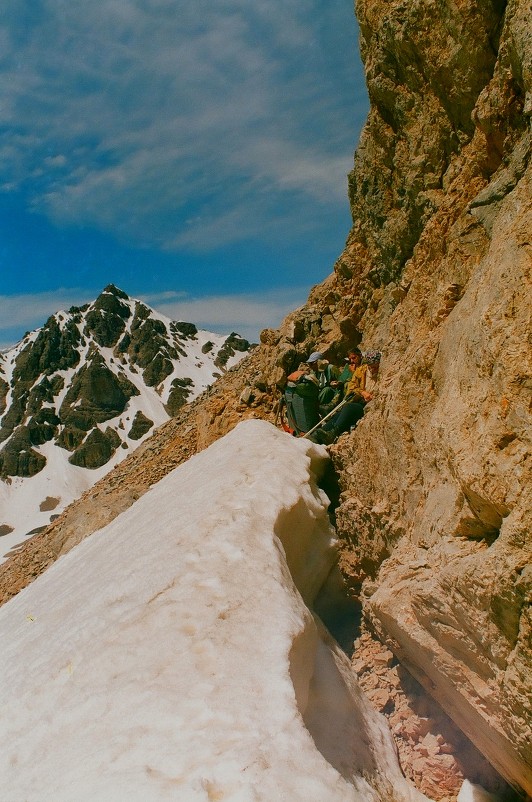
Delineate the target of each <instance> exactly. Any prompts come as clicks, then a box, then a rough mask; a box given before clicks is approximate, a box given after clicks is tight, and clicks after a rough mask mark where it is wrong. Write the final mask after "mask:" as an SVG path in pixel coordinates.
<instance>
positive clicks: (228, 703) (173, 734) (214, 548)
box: [0, 421, 426, 802]
mask: <svg viewBox="0 0 532 802" xmlns="http://www.w3.org/2000/svg"><path fill="white" fill-rule="evenodd" d="M326 460H327V454H326V451H325V449H324V448H323V447H321V446H316V445H314V444H312V443H310V442H309V441H308V440H301V439H299V440H297V439H294V438H291V437H288V436H287V435H286V434H284V433H283V432H281V431H279V430H278V429H275V428H274V427H273V426H272V425H271V424H269V423H266V422H264V421H246V422H244V423H241V424H239V426H238V427H237V428H236V429H234V430H233V431H232V432H231V433H230V434H228V435H226V436H225V437H224V438H222V439H221V440H219V441H217V442H216V443H215V444H213V445H212V446H210V447H209V448H208V449H206V450H205V451H203V452H201V453H200V454H198V455H196V456H194V457H192V458H191V459H190V460H189V461H188V462H186V463H184V464H182V465H181V466H179V467H178V468H176V469H175V470H174V471H173V472H172V473H171V474H169V475H168V476H167V477H165V478H164V479H162V480H161V481H160V482H159V483H158V484H156V485H155V486H153V487H152V488H151V489H150V490H149V491H148V492H147V493H146V494H145V495H144V496H143V497H142V498H141V499H139V500H138V501H137V502H135V504H134V505H133V506H132V507H131V508H130V509H129V510H127V511H126V512H124V513H123V514H122V515H120V516H119V517H118V518H116V519H115V520H114V521H113V522H112V523H111V524H109V525H108V526H106V527H105V528H104V529H101V530H99V531H98V532H96V533H95V534H93V535H92V536H90V537H88V538H87V539H86V540H84V541H83V542H82V543H81V544H79V545H78V546H76V547H75V548H74V549H72V551H70V552H69V553H68V554H67V555H65V556H63V557H62V558H60V559H59V560H58V561H57V562H56V563H55V564H54V565H53V566H52V567H51V568H50V569H49V570H48V571H47V572H46V573H44V574H43V575H42V576H40V577H39V578H38V579H36V580H35V582H34V583H33V584H32V585H30V586H29V587H27V588H26V589H25V590H23V591H21V592H20V593H19V594H18V595H17V596H16V597H15V598H14V599H12V600H11V601H9V602H8V603H6V604H5V605H4V606H3V607H2V608H1V609H0V639H1V642H2V650H1V653H0V672H1V675H2V679H3V681H2V683H1V685H0V705H1V706H2V712H3V715H2V718H1V722H0V798H1V799H5V800H8V799H9V800H13V802H15V800H26V802H44V800H50V801H51V800H54V802H72V800H76V802H85V801H86V802H89V800H90V802H111V800H113V802H120V801H121V800H128V802H137V800H138V802H165V800H168V802H169V801H170V800H172V802H175V801H176V800H179V801H181V802H200V801H201V802H207V801H208V800H214V799H220V800H221V799H226V800H231V801H232V802H251V801H252V800H254V802H273V800H287V801H288V800H290V802H303V800H304V801H305V802H308V800H312V801H313V802H314V800H315V801H316V802H317V800H319V802H335V801H336V800H338V802H339V801H340V800H341V802H383V800H386V802H399V801H401V802H407V801H409V802H414V801H415V800H417V802H421V800H426V797H424V796H423V795H422V794H419V793H418V792H417V791H415V790H414V789H413V788H412V787H411V786H410V785H409V783H408V782H407V781H406V780H405V779H404V777H403V776H402V774H401V771H400V769H399V765H398V763H397V757H396V753H395V750H394V747H393V744H392V740H391V736H390V734H389V732H388V730H387V727H386V725H385V723H384V719H383V718H382V717H381V716H380V715H379V714H378V713H376V712H375V710H374V709H373V708H371V706H370V704H369V702H368V701H367V700H366V699H365V698H364V696H363V694H362V693H361V691H360V689H359V688H358V686H357V684H356V681H355V679H354V674H353V673H352V671H351V669H350V666H349V662H348V660H347V658H346V657H345V655H344V654H343V653H342V652H340V650H339V648H338V647H337V646H336V645H335V643H334V642H333V641H332V639H331V637H330V636H329V635H328V634H327V632H326V630H325V628H324V626H323V625H322V624H321V623H320V621H319V620H318V619H317V618H315V617H314V616H313V615H312V612H311V608H312V605H313V603H314V600H315V599H316V597H317V595H318V594H319V593H321V594H322V595H323V594H324V593H326V592H327V587H328V585H327V580H328V577H329V576H330V571H331V569H332V567H333V566H334V564H335V561H336V550H335V541H334V537H333V534H334V533H333V530H332V528H331V526H330V523H329V519H328V515H327V505H328V499H327V497H326V496H325V494H324V493H323V491H321V490H320V489H319V488H318V486H317V484H316V483H317V481H318V477H319V476H320V474H321V473H322V471H323V468H324V465H325V463H326Z"/></svg>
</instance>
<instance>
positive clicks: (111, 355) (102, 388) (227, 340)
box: [0, 284, 250, 534]
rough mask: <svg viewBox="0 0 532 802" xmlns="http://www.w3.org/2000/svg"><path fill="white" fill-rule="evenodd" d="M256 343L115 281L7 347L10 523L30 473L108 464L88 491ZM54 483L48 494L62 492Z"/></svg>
mask: <svg viewBox="0 0 532 802" xmlns="http://www.w3.org/2000/svg"><path fill="white" fill-rule="evenodd" d="M249 348H250V344H249V342H248V341H247V340H244V339H243V338H241V337H240V336H239V335H238V334H236V333H234V332H233V333H232V334H230V335H229V336H223V335H218V334H212V333H211V332H207V331H202V330H198V328H197V327H196V326H195V325H194V324H192V323H186V322H177V321H173V320H170V319H169V318H166V317H165V316H163V315H160V314H159V313H157V312H155V311H154V310H153V309H151V308H150V307H148V306H147V305H146V304H144V303H142V302H141V301H139V300H136V299H133V298H130V297H129V296H128V295H127V294H126V293H125V292H123V291H122V290H121V289H119V288H118V287H115V286H114V285H113V284H110V285H108V286H107V287H105V289H104V290H103V291H102V292H101V293H100V295H99V296H98V297H97V298H96V300H95V301H94V302H93V303H90V304H86V305H84V306H82V307H72V308H71V309H69V310H68V311H67V312H65V311H60V312H57V313H56V314H54V315H52V316H51V317H50V318H48V320H47V321H46V323H45V324H44V326H43V327H42V328H40V329H37V330H35V331H33V332H31V333H28V334H26V336H25V337H24V338H23V340H22V341H21V342H20V343H19V344H18V345H16V346H15V347H13V348H12V349H10V350H8V351H6V352H4V353H3V354H0V479H1V480H2V483H1V485H2V486H3V488H4V490H2V486H0V500H1V499H2V497H3V498H4V500H5V503H4V504H2V515H1V518H0V527H2V526H3V531H4V532H6V531H8V530H10V529H12V528H14V527H13V523H12V522H11V521H10V512H12V510H10V507H11V504H10V503H8V501H7V496H12V495H13V492H12V491H13V490H14V485H15V486H16V485H17V484H20V479H22V478H23V479H27V478H28V477H36V476H37V475H38V474H41V473H42V472H45V473H47V466H48V473H49V472H50V469H51V468H52V466H53V470H54V471H57V469H58V467H59V465H62V466H63V467H61V468H60V473H61V474H64V473H65V471H66V472H67V473H68V472H69V471H71V468H70V466H75V467H76V468H78V469H85V471H86V469H89V471H90V472H92V471H95V470H97V469H100V470H99V471H98V475H95V476H94V477H90V478H86V480H85V481H84V482H82V483H81V484H82V485H83V486H84V489H86V488H87V487H89V486H90V485H91V484H92V482H93V481H95V480H96V479H98V478H100V476H101V475H102V470H101V469H102V468H106V469H108V468H110V467H112V466H113V465H115V464H116V463H117V462H119V461H120V460H121V459H122V457H123V456H125V455H126V453H127V452H128V450H130V449H131V448H134V447H135V446H136V445H137V444H138V443H139V442H140V441H142V440H143V439H144V438H145V437H146V436H147V435H148V433H149V432H150V431H152V430H153V428H154V427H156V426H158V425H160V424H161V423H163V422H164V421H165V420H167V419H168V418H169V417H171V416H172V415H174V414H175V413H176V412H177V410H178V409H179V408H180V407H182V406H183V405H184V404H185V403H187V401H190V400H192V399H193V398H195V397H197V396H198V395H200V394H201V393H202V392H203V391H204V390H205V389H206V388H207V387H209V386H210V385H211V384H212V383H213V382H214V381H215V380H216V378H218V377H219V376H221V375H222V373H224V372H225V371H226V370H227V369H228V368H230V367H232V366H233V365H235V364H236V363H237V362H238V361H239V359H241V357H242V356H244V355H245V354H246V353H247V352H248V351H249ZM104 472H105V471H104ZM42 478H43V477H41V479H42ZM26 483H27V482H26ZM49 484H50V493H47V494H46V495H47V496H50V497H54V498H55V497H56V496H57V495H60V493H58V492H57V491H56V489H55V488H54V482H53V480H52V479H50V481H49ZM78 484H79V483H78ZM37 495H39V493H37ZM76 495H77V494H76ZM76 495H75V496H74V497H76ZM70 500H72V499H69V501H70ZM39 501H42V499H39ZM50 503H51V502H50ZM60 506H61V507H62V506H63V505H62V504H61V505H60ZM46 522H48V521H47V520H46ZM1 533H2V532H1V531H0V534H1Z"/></svg>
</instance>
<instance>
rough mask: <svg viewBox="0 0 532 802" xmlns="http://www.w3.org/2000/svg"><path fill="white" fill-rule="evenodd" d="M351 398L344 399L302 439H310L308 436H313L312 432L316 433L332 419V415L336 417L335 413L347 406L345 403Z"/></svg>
mask: <svg viewBox="0 0 532 802" xmlns="http://www.w3.org/2000/svg"><path fill="white" fill-rule="evenodd" d="M350 398H351V396H349V395H348V396H346V397H345V398H343V399H342V400H341V401H340V403H339V404H337V405H336V406H335V407H334V409H331V411H330V412H328V413H327V414H326V415H325V416H324V417H323V418H322V419H321V420H320V422H319V423H317V424H316V425H315V426H313V427H312V429H309V430H308V432H305V434H304V435H302V437H308V436H309V434H312V432H315V431H316V429H319V428H320V426H322V425H323V424H324V423H325V421H326V420H328V419H329V418H330V417H331V415H334V413H335V412H338V410H339V409H340V407H343V405H344V404H345V402H346V401H349V399H350Z"/></svg>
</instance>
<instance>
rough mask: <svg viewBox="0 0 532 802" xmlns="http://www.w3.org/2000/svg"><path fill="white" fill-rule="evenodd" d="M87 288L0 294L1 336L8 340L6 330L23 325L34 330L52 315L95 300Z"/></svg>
mask: <svg viewBox="0 0 532 802" xmlns="http://www.w3.org/2000/svg"><path fill="white" fill-rule="evenodd" d="M93 300H94V296H93V297H90V296H89V293H88V292H87V290H77V289H59V290H54V291H53V292H42V293H31V294H28V295H24V294H20V295H0V310H1V313H0V337H1V338H2V339H3V341H4V342H6V341H7V338H6V337H5V332H6V331H8V330H10V329H15V328H17V329H20V328H22V327H24V328H26V329H28V330H33V329H35V328H38V327H39V326H42V324H43V323H44V322H45V320H46V319H47V318H49V317H50V315H53V314H55V313H56V312H59V311H60V310H61V309H63V310H66V309H70V307H71V306H81V305H82V304H85V303H88V302H89V301H93Z"/></svg>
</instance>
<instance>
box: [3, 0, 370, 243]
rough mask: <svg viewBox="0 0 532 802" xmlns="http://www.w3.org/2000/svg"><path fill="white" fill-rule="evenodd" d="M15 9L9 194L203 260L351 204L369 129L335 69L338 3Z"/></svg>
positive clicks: (10, 22) (59, 217)
mask: <svg viewBox="0 0 532 802" xmlns="http://www.w3.org/2000/svg"><path fill="white" fill-rule="evenodd" d="M7 6H8V12H7V14H5V15H4V18H3V19H4V21H3V22H0V37H1V40H2V41H3V42H4V44H5V49H4V57H3V62H2V66H0V79H1V84H0V85H1V87H2V88H1V89H0V108H1V109H2V111H1V122H2V126H3V130H4V131H5V134H4V135H3V136H2V137H0V149H1V150H2V151H4V154H7V152H8V151H9V153H8V155H9V158H8V159H7V160H6V161H5V164H7V165H8V167H6V169H5V170H4V171H3V172H0V185H3V186H4V187H11V188H21V189H22V190H23V191H25V192H26V193H27V194H28V195H29V197H30V199H31V203H32V206H33V208H35V209H37V210H39V211H42V212H44V213H45V214H47V215H48V216H50V217H51V218H52V219H53V220H54V221H56V222H60V223H63V222H70V223H79V222H83V223H86V224H89V225H93V226H97V227H100V228H102V229H104V230H107V231H110V232H112V233H113V234H115V235H119V236H121V237H123V238H128V239H129V238H132V239H134V240H137V241H141V242H146V243H151V244H155V245H158V246H161V245H162V246H165V247H168V248H175V247H189V248H194V249H204V248H210V247H213V245H214V244H218V245H219V244H221V243H226V242H231V241H237V240H240V239H246V238H249V237H250V236H257V234H258V235H260V234H261V232H262V231H263V227H264V228H266V229H267V228H268V223H269V221H271V220H275V218H276V217H278V216H279V214H280V213H281V214H282V215H283V216H284V217H285V218H286V228H287V230H290V231H292V233H293V232H294V231H299V232H300V233H303V229H304V225H305V220H306V219H307V218H308V217H309V216H310V215H311V214H312V213H313V212H312V210H314V218H316V212H315V209H316V208H319V209H321V211H322V212H327V213H330V209H331V207H332V206H334V205H335V204H338V207H339V208H340V207H344V206H346V204H347V201H346V200H345V198H346V194H347V191H346V178H345V174H346V173H347V171H348V170H349V168H350V165H351V151H352V150H353V148H354V144H355V136H356V132H355V130H354V128H355V124H354V121H353V119H352V118H351V117H349V116H346V114H345V92H346V91H347V89H346V88H345V87H343V86H342V84H341V83H339V81H338V75H336V74H334V73H332V72H330V70H329V69H328V67H327V64H326V63H325V61H324V59H325V56H326V51H327V48H329V47H334V41H333V40H331V41H329V40H328V39H327V37H326V35H325V33H324V31H326V29H327V26H326V25H325V23H326V22H327V20H330V19H332V15H333V14H334V13H336V16H338V9H339V8H340V0H331V2H330V3H329V4H324V3H321V2H318V0H269V2H254V3H253V4H252V5H250V4H249V3H246V2H245V0H218V2H217V3H215V4H213V3H212V2H206V0H99V2H98V3H87V2H85V0H83V2H82V0H71V2H69V3H64V2H62V1H61V0H40V2H37V0H7ZM334 9H336V11H335V10H334ZM351 13H352V12H351V9H349V14H351ZM352 24H353V31H354V26H355V23H354V17H353V23H352ZM353 49H354V48H353ZM346 59H347V60H350V59H352V60H353V64H354V53H353V52H352V51H350V52H349V53H348V54H346ZM342 77H343V76H342ZM354 105H355V101H354V100H353V106H354ZM322 216H323V215H322V214H319V215H317V217H318V220H319V219H321V218H322ZM184 218H187V219H189V220H190V219H191V218H192V219H194V218H201V224H200V226H194V225H190V224H188V225H187V224H185V223H184V222H183V220H184ZM205 219H207V220H208V221H209V224H210V225H212V235H211V236H206V237H203V238H202V231H204V225H205V222H204V221H205ZM259 220H260V221H261V223H260V224H259V223H258V222H257V221H259ZM265 236H266V237H267V236H268V233H267V232H266V234H265Z"/></svg>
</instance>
